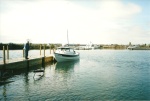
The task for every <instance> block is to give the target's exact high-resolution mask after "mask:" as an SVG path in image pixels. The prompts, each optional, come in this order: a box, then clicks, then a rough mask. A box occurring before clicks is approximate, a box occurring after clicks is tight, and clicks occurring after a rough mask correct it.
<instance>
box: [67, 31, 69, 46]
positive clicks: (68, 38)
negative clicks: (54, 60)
mask: <svg viewBox="0 0 150 101" xmlns="http://www.w3.org/2000/svg"><path fill="white" fill-rule="evenodd" d="M67 40H68V46H69V38H68V29H67Z"/></svg>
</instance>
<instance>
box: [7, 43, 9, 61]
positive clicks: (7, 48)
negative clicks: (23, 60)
mask: <svg viewBox="0 0 150 101" xmlns="http://www.w3.org/2000/svg"><path fill="white" fill-rule="evenodd" d="M7 59H9V47H8V45H7Z"/></svg>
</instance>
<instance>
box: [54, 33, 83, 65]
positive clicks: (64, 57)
mask: <svg viewBox="0 0 150 101" xmlns="http://www.w3.org/2000/svg"><path fill="white" fill-rule="evenodd" d="M67 40H68V47H58V48H57V49H56V51H55V53H54V57H55V59H56V61H57V62H63V61H74V60H79V58H80V53H78V52H76V51H75V50H74V49H73V48H70V47H69V39H68V30H67Z"/></svg>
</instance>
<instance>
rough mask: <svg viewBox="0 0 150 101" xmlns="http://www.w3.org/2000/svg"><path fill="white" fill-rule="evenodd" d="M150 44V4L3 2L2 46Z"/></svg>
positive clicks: (118, 0)
mask: <svg viewBox="0 0 150 101" xmlns="http://www.w3.org/2000/svg"><path fill="white" fill-rule="evenodd" d="M67 30H68V37H69V43H74V44H78V43H79V44H86V43H89V42H92V43H93V44H128V43H129V42H131V43H133V44H145V43H146V44H150V0H0V43H10V42H11V43H24V42H26V40H27V39H29V40H30V41H31V43H62V44H65V43H67Z"/></svg>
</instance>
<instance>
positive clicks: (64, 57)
mask: <svg viewBox="0 0 150 101" xmlns="http://www.w3.org/2000/svg"><path fill="white" fill-rule="evenodd" d="M54 57H55V59H56V61H57V62H63V61H73V60H78V59H79V58H80V56H79V54H75V55H66V54H59V53H55V54H54Z"/></svg>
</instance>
